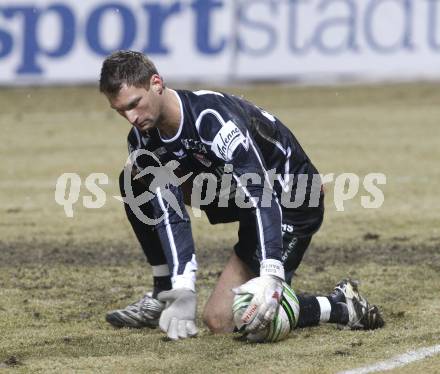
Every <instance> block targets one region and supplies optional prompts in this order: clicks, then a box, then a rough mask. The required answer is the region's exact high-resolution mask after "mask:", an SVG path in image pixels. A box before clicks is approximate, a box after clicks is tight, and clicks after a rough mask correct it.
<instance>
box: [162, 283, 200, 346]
mask: <svg viewBox="0 0 440 374" xmlns="http://www.w3.org/2000/svg"><path fill="white" fill-rule="evenodd" d="M157 296H158V297H157V298H158V300H160V301H163V302H166V307H165V309H164V310H163V312H162V314H161V316H160V319H159V327H160V329H161V330H162V331H163V332H166V333H167V335H168V337H169V338H170V339H172V340H178V339H185V338H187V337H192V336H196V335H197V332H198V330H197V327H196V325H195V319H196V307H197V297H196V293H195V292H194V291H192V290H190V289H187V288H177V289H174V290H170V291H162V292H161V293H160V294H159V295H157Z"/></svg>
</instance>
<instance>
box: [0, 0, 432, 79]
mask: <svg viewBox="0 0 440 374" xmlns="http://www.w3.org/2000/svg"><path fill="white" fill-rule="evenodd" d="M117 49H134V50H139V51H143V52H144V53H145V54H147V55H148V56H150V57H151V58H152V59H153V61H154V62H155V63H156V65H157V66H158V68H159V70H160V72H161V73H162V75H164V77H165V78H166V79H167V80H173V81H206V80H208V81H217V82H219V81H229V80H231V79H234V80H237V79H240V80H271V79H275V80H284V79H285V80H288V79H299V80H304V81H311V80H312V81H320V80H323V79H324V80H325V79H326V80H337V79H340V78H347V79H354V80H366V79H375V80H381V79H387V80H388V79H393V80H411V79H438V78H440V0H124V1H122V0H120V1H116V0H114V1H112V0H82V1H80V0H58V1H49V0H1V2H0V84H2V85H14V84H28V83H31V84H51V83H86V82H91V83H94V82H97V80H98V78H99V70H100V66H101V63H102V60H103V59H104V57H105V56H107V55H108V54H110V53H111V52H112V51H114V50H117Z"/></svg>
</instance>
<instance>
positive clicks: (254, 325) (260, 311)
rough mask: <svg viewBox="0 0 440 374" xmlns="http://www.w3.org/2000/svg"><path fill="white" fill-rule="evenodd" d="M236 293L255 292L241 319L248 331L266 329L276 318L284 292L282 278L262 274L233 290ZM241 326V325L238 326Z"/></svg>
mask: <svg viewBox="0 0 440 374" xmlns="http://www.w3.org/2000/svg"><path fill="white" fill-rule="evenodd" d="M232 291H233V292H234V293H235V294H236V295H242V294H253V295H254V297H253V298H252V300H251V302H250V303H249V306H248V308H247V309H246V310H245V312H244V313H243V316H242V318H241V321H242V323H243V326H245V331H246V332H256V331H257V330H261V329H264V328H265V327H266V326H267V325H268V324H269V323H270V322H271V321H272V320H273V318H274V316H275V313H276V312H277V310H278V307H279V306H280V302H281V297H282V294H283V283H282V279H281V278H278V277H276V276H273V275H262V276H260V277H257V278H254V279H251V280H250V281H248V282H246V283H245V284H243V285H241V286H240V287H237V288H234V289H233V290H232ZM237 327H239V326H237Z"/></svg>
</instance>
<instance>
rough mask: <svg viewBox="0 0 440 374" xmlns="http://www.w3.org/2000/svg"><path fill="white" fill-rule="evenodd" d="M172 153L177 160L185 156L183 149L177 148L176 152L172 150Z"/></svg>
mask: <svg viewBox="0 0 440 374" xmlns="http://www.w3.org/2000/svg"><path fill="white" fill-rule="evenodd" d="M173 155H174V156H177V158H178V159H179V160H180V159H182V158H185V157H186V153H185V151H184V150H183V149H179V150H178V151H177V152H173Z"/></svg>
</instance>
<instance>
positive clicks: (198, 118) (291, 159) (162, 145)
mask: <svg viewBox="0 0 440 374" xmlns="http://www.w3.org/2000/svg"><path fill="white" fill-rule="evenodd" d="M173 92H174V93H175V94H176V95H177V97H178V99H179V103H180V111H181V123H180V127H179V129H178V132H177V134H176V135H175V136H174V137H172V138H165V137H163V136H161V134H160V133H159V131H158V130H157V129H153V130H150V131H149V132H148V134H143V133H141V132H140V131H139V130H137V129H136V128H134V127H133V128H132V129H131V131H130V133H129V136H128V147H129V152H132V151H134V150H137V149H147V150H149V151H150V152H152V153H154V154H155V155H156V156H157V157H158V158H159V159H160V161H161V164H162V165H163V164H165V163H167V162H169V161H170V160H176V161H178V163H179V171H180V174H181V175H184V174H186V173H189V172H192V173H193V174H192V178H194V176H197V175H200V174H202V173H210V175H212V176H215V178H216V180H215V183H216V188H215V190H216V191H215V192H216V193H215V196H214V199H209V198H208V199H205V200H207V201H209V205H208V206H201V209H205V210H207V211H209V210H210V211H213V210H214V211H215V209H216V207H217V206H220V207H224V206H227V205H228V204H229V205H234V204H235V200H234V197H235V195H236V194H241V195H242V200H243V201H244V202H245V203H246V206H247V207H248V208H243V209H242V210H240V215H239V219H240V220H247V221H249V220H252V221H253V222H254V223H255V230H256V233H255V235H256V236H257V237H258V243H259V245H258V248H256V251H257V252H258V256H259V258H260V260H264V259H269V258H271V259H277V260H281V254H282V232H281V224H282V217H283V214H289V217H290V221H293V223H294V226H296V227H295V230H296V233H297V234H298V235H311V234H313V232H314V231H316V229H317V228H318V227H319V225H318V227H316V224H314V222H316V220H315V219H314V218H315V217H314V216H315V215H316V209H311V208H310V205H312V206H314V207H316V206H317V204H319V197H320V193H321V192H320V182H319V179H318V190H317V191H316V188H312V184H313V186H314V187H316V186H315V185H316V179H314V178H316V177H317V176H318V172H317V170H316V169H315V167H314V166H313V164H312V163H311V161H310V159H309V158H308V157H307V155H306V153H305V152H304V150H303V149H302V147H301V146H300V144H299V143H298V141H297V139H296V138H295V136H294V135H293V134H292V132H291V131H290V130H289V129H288V128H287V127H285V126H284V125H283V124H282V123H281V122H280V121H279V120H278V119H277V118H276V117H274V116H273V115H272V114H270V113H268V112H266V111H264V110H263V109H261V108H259V107H257V106H256V105H254V104H252V103H250V102H249V101H246V100H245V99H243V98H240V97H236V96H233V95H228V94H225V93H219V92H213V91H196V92H191V91H186V90H177V91H173ZM152 163H153V164H155V163H156V164H157V162H156V161H154V160H152V158H151V157H140V158H138V159H137V160H136V163H135V166H136V168H137V169H138V170H139V171H140V170H142V169H144V168H145V167H146V166H148V165H150V164H152ZM250 173H251V174H250ZM300 174H301V175H306V176H308V178H307V181H306V182H305V184H304V189H305V195H304V196H303V199H300V200H301V201H300V203H299V204H298V203H297V204H296V205H295V206H294V207H292V206H291V205H290V206H288V207H286V206H285V205H286V204H282V203H283V202H285V201H286V199H285V198H286V196H290V197H291V199H290V200H289V201H293V200H294V198H295V195H296V191H297V188H298V184H299V180H300V178H299V177H298V176H299V175H300ZM313 176H315V177H313ZM228 178H229V181H231V183H230V184H228V183H225V181H228ZM318 178H319V176H318ZM225 186H226V187H225ZM168 187H169V188H170V189H171V190H172V192H173V193H174V195H176V197H177V198H178V200H179V203H180V205H181V207H182V209H183V211H184V209H185V208H184V205H183V198H182V193H181V191H180V189H179V188H178V187H176V186H172V185H170V186H168ZM204 191H205V193H206V188H205V190H204ZM283 191H284V196H283ZM316 195H317V196H316ZM204 198H205V197H204ZM161 199H162V197H161V194H159V196H156V198H155V199H154V200H153V201H152V203H153V204H156V207H157V214H158V215H159V214H162V213H166V217H167V219H166V220H164V222H163V223H161V224H160V225H158V230H159V231H160V230H162V231H163V235H162V236H161V242H162V245H163V247H164V250H165V251H167V249H168V252H170V253H169V256H167V258H169V259H170V260H171V261H172V262H174V263H175V262H179V265H178V266H177V268H176V269H175V272H174V275H176V274H180V273H182V272H184V270H185V264H186V263H188V262H190V261H191V258H192V255H193V252H194V248H192V247H193V244H192V243H193V241H192V237H188V235H189V236H191V231H190V230H181V229H179V225H178V223H179V222H180V221H181V220H182V219H183V220H189V218H188V216H187V214H186V212H185V215H184V217H183V218H182V217H179V216H178V215H177V214H176V212H175V211H174V210H173V209H172V208H171V207H170V205H169V204H167V203H166V201H163V199H162V200H161ZM312 200H315V201H312ZM282 205H283V206H282ZM312 208H313V207H312ZM214 221H215V220H214ZM319 222H320V221H319ZM165 226H166V227H165ZM176 243H179V245H177V244H176ZM185 243H187V244H186V245H185ZM188 243H190V244H188Z"/></svg>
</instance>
